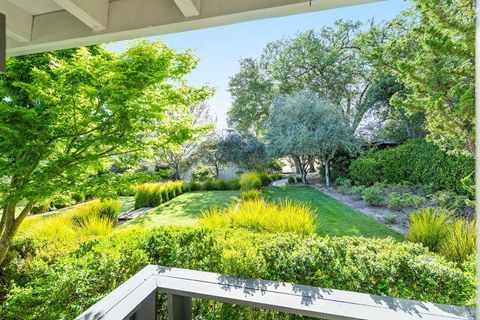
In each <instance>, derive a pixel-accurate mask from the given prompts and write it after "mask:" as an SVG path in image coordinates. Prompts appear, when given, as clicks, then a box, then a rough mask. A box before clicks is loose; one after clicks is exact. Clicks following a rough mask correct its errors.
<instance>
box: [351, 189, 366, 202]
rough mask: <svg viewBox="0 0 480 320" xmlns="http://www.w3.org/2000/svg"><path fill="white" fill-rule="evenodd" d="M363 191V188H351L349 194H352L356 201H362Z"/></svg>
mask: <svg viewBox="0 0 480 320" xmlns="http://www.w3.org/2000/svg"><path fill="white" fill-rule="evenodd" d="M365 189H366V188H365V186H353V187H352V189H350V193H351V194H353V195H354V196H355V197H356V198H357V199H362V195H363V192H364V191H365Z"/></svg>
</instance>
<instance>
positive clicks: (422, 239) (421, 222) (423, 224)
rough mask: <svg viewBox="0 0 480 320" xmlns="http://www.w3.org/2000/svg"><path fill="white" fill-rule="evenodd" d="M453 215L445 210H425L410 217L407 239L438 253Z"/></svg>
mask: <svg viewBox="0 0 480 320" xmlns="http://www.w3.org/2000/svg"><path fill="white" fill-rule="evenodd" d="M451 218H452V214H451V213H450V212H449V211H447V210H444V209H438V208H430V207H429V208H423V209H420V210H418V211H416V212H413V213H412V214H411V215H410V226H409V229H408V232H407V235H406V239H407V240H408V241H411V242H415V243H421V244H423V245H424V246H426V247H427V248H429V249H430V250H431V251H433V252H438V251H439V249H440V245H441V242H442V241H443V239H444V238H445V236H446V233H447V225H448V224H449V222H450V220H451Z"/></svg>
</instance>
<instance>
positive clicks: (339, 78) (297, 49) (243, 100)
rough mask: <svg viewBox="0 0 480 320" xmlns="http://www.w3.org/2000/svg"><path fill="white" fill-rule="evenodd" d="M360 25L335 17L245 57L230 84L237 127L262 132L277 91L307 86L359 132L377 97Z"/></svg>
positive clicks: (232, 114)
mask: <svg viewBox="0 0 480 320" xmlns="http://www.w3.org/2000/svg"><path fill="white" fill-rule="evenodd" d="M360 27H361V25H360V24H359V23H353V22H348V21H337V22H336V23H335V25H334V26H332V27H324V28H322V29H321V30H320V31H319V32H315V31H313V30H309V31H306V32H303V33H299V34H298V35H296V36H294V37H291V38H284V39H281V40H277V41H274V42H271V43H269V44H267V46H266V47H265V48H264V50H263V54H262V57H261V59H260V60H258V61H256V60H254V59H251V58H249V59H245V60H243V61H241V63H240V71H239V72H238V73H237V74H236V75H234V76H233V77H232V78H231V80H230V83H229V90H230V93H231V95H232V98H233V104H232V108H231V109H230V110H229V113H228V116H229V122H230V124H231V125H232V126H233V127H235V128H236V129H237V130H239V131H244V132H245V131H248V132H254V133H256V134H260V135H261V134H262V130H263V128H264V124H265V121H266V119H267V118H268V116H269V115H270V112H271V106H272V100H273V97H274V96H275V95H276V94H292V93H294V92H297V91H300V90H303V89H305V88H306V89H308V90H310V91H312V92H315V93H317V94H318V95H319V96H321V97H324V98H325V99H327V100H328V101H331V102H332V103H333V104H335V106H337V107H338V108H339V111H340V112H341V113H342V114H343V115H344V117H345V119H346V120H347V121H348V123H349V126H350V127H351V128H352V129H353V130H356V129H357V127H358V126H359V124H360V123H361V121H362V119H363V117H364V115H365V113H366V112H367V111H368V110H369V108H371V107H372V103H374V101H371V100H367V99H366V93H367V92H368V90H369V88H370V86H371V81H372V79H371V77H370V69H371V68H370V67H369V64H368V63H367V61H366V60H365V59H363V58H362V56H361V55H359V50H360V49H361V48H360V47H359V44H358V43H357V41H356V36H357V34H358V33H359V30H360Z"/></svg>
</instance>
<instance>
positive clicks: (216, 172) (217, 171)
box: [214, 164, 220, 180]
mask: <svg viewBox="0 0 480 320" xmlns="http://www.w3.org/2000/svg"><path fill="white" fill-rule="evenodd" d="M214 167H215V179H217V180H218V179H220V170H219V168H218V164H215V165H214Z"/></svg>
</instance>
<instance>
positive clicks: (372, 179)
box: [350, 141, 475, 194]
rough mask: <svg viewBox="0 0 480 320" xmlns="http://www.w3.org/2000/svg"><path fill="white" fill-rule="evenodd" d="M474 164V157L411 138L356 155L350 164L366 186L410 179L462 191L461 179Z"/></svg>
mask: <svg viewBox="0 0 480 320" xmlns="http://www.w3.org/2000/svg"><path fill="white" fill-rule="evenodd" d="M474 167H475V160H474V159H473V157H468V156H460V155H459V156H454V155H449V154H447V153H446V152H444V151H442V150H440V149H439V148H438V147H437V146H435V145H433V144H431V143H428V142H425V141H412V142H409V143H406V144H403V145H401V146H398V147H396V148H391V149H385V150H381V151H376V152H369V153H367V154H366V155H364V156H362V157H360V158H358V159H356V160H355V161H353V162H352V164H351V165H350V178H351V179H352V180H353V181H354V183H355V184H359V185H366V186H370V185H373V184H375V183H376V182H384V183H388V184H395V183H401V182H403V181H408V182H410V183H412V184H414V185H417V186H427V187H428V188H429V189H430V190H431V191H438V190H452V191H455V192H457V193H460V194H463V193H465V190H464V188H463V187H462V183H461V180H462V178H464V177H466V176H468V175H469V174H470V173H472V172H473V170H474Z"/></svg>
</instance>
